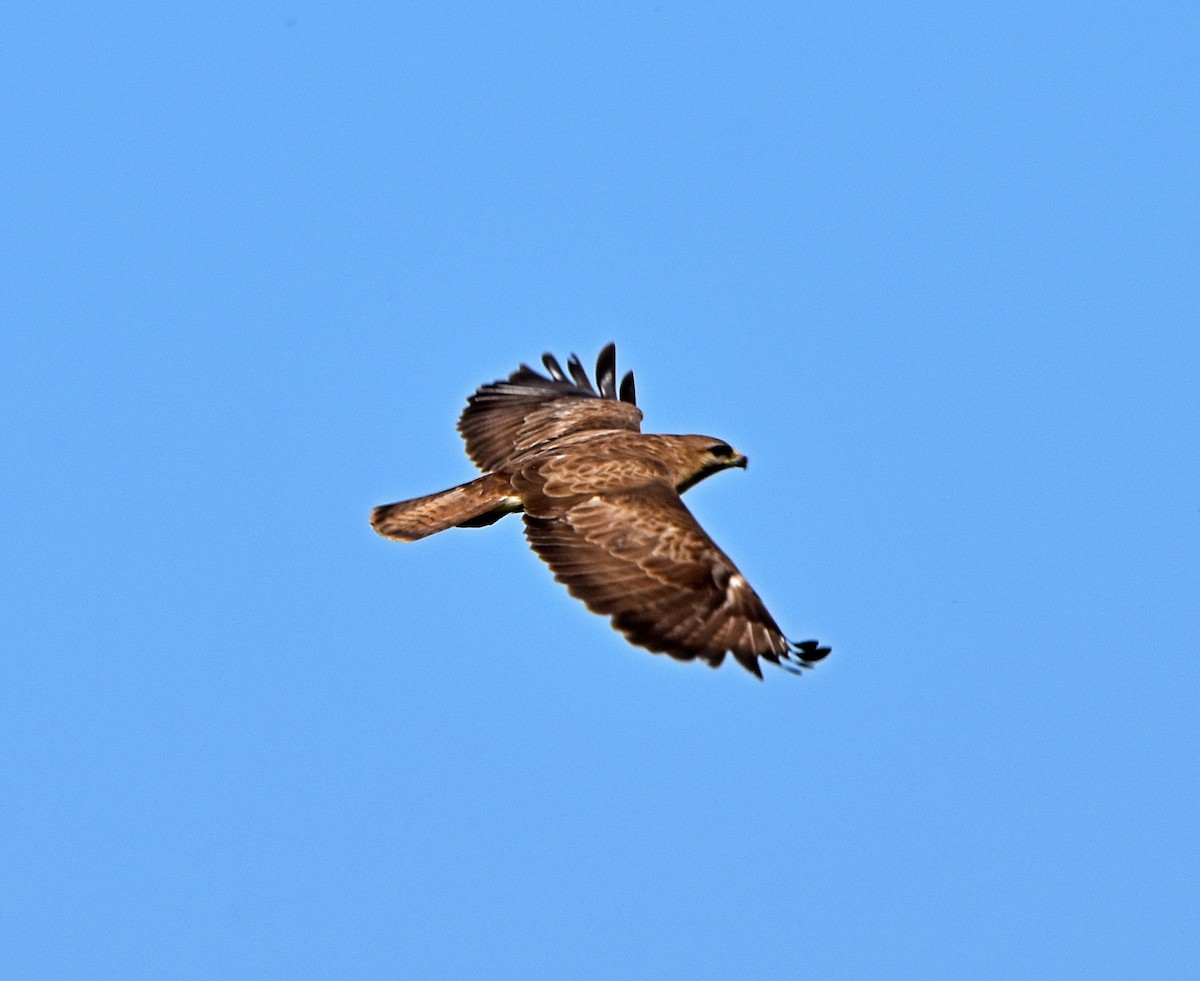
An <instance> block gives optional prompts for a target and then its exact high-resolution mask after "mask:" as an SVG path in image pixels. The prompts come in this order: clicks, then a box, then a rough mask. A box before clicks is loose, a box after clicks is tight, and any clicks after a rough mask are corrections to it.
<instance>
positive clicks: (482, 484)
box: [371, 473, 521, 542]
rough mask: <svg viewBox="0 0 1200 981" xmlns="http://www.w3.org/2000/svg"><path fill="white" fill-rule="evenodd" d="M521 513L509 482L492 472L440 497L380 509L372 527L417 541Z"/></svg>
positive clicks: (386, 535) (429, 496)
mask: <svg viewBox="0 0 1200 981" xmlns="http://www.w3.org/2000/svg"><path fill="white" fill-rule="evenodd" d="M520 510H521V502H520V499H518V498H516V497H514V496H513V492H512V487H511V485H510V484H509V482H508V480H507V479H506V478H504V477H502V476H500V475H499V474H494V473H490V474H487V475H485V476H483V477H479V478H478V479H476V480H472V481H470V482H468V483H465V484H459V485H458V486H457V487H451V488H450V489H449V490H444V491H439V492H438V493H436V494H427V495H425V496H424V497H415V498H413V499H412V500H410V501H397V502H396V503H395V504H384V505H382V506H380V507H377V508H375V509H374V510H373V511H372V512H371V527H373V528H374V529H375V530H376V531H377V532H379V534H381V535H383V537H384V538H394V539H396V540H397V541H401V542H415V541H416V540H417V539H419V538H425V537H427V536H429V535H433V534H436V533H437V532H439V531H445V530H446V529H447V528H455V527H458V528H482V527H483V526H484V525H490V524H492V523H493V522H495V521H499V520H500V519H501V518H503V517H504V516H505V515H506V514H512V513H513V512H514V511H520Z"/></svg>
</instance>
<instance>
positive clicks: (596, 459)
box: [371, 344, 829, 678]
mask: <svg viewBox="0 0 1200 981" xmlns="http://www.w3.org/2000/svg"><path fill="white" fill-rule="evenodd" d="M542 363H543V364H544V365H545V366H546V370H547V371H548V372H549V374H550V377H549V378H546V377H544V376H543V375H541V374H539V373H538V372H536V371H534V370H533V369H532V368H530V367H529V366H528V365H524V364H523V365H521V367H520V369H518V370H517V371H515V372H514V373H513V374H511V375H509V377H508V379H507V380H504V381H496V382H493V383H492V384H490V385H484V386H483V387H482V388H480V389H479V390H478V391H477V392H475V394H474V395H472V396H471V397H470V398H469V399H468V400H467V407H466V409H464V410H463V414H462V416H461V417H460V418H459V421H458V431H459V432H460V433H461V434H462V437H463V439H464V440H466V443H467V455H468V456H470V458H471V460H472V461H474V463H475V465H476V466H477V467H479V469H480V470H482V471H484V476H482V477H478V478H476V479H475V480H472V481H469V482H468V483H465V484H460V485H459V486H458V487H452V488H450V489H449V490H445V491H441V492H440V493H438V494H430V495H428V496H426V497H418V498H415V499H413V500H410V501H400V502H398V503H396V504H385V505H383V506H382V507H377V508H375V509H374V510H373V511H372V512H371V524H372V526H373V527H374V528H375V530H376V531H377V532H379V534H381V535H383V536H385V537H387V538H395V539H398V540H399V541H404V542H411V541H415V540H416V539H418V538H424V537H426V536H427V535H432V534H434V533H435V532H439V531H445V530H446V529H447V528H480V527H483V526H484V525H490V524H492V523H493V522H495V521H498V520H500V518H502V517H504V516H505V515H506V514H512V513H514V512H524V514H525V536H526V538H528V539H529V544H530V545H531V546H532V547H533V550H534V551H535V552H537V554H538V555H539V556H541V558H542V559H543V560H544V561H545V562H546V564H547V565H549V566H550V568H551V569H552V570H553V571H554V575H555V578H556V579H557V580H558V581H559V582H561V583H564V584H565V585H566V587H567V589H568V590H570V592H571V595H572V596H576V597H578V598H579V599H581V600H583V601H584V603H586V604H587V606H588V609H590V610H592V611H594V612H596V613H601V614H604V615H605V616H608V617H611V618H612V624H613V626H614V627H615V628H616V629H617V630H619V631H621V633H623V634H624V635H625V637H626V638H627V639H628V640H629V641H630V643H633V644H637V645H638V646H639V647H644V648H646V649H647V650H650V651H654V652H655V653H664V654H669V655H671V656H672V657H674V658H678V659H680V660H684V661H687V660H692V659H694V658H699V659H700V660H702V661H707V662H708V664H710V665H711V666H712V667H714V668H715V667H717V666H718V665H720V664H721V662H722V661H723V660H724V659H725V655H726V654H727V653H728V654H732V655H733V656H734V658H735V659H736V660H737V662H738V663H739V664H740V665H742V667H744V668H745V669H746V670H747V671H750V672H752V673H753V674H755V675H757V676H758V677H759V678H762V670H761V669H760V668H759V663H758V661H759V658H762V659H763V660H766V661H770V662H772V663H773V664H778V665H780V666H781V667H784V668H787V669H789V670H791V671H793V672H794V673H799V669H800V668H809V667H812V665H813V664H814V662H816V661H819V660H821V658H823V657H825V655H827V654H828V653H829V648H828V647H820V646H818V644H817V642H816V641H815V640H806V641H802V642H800V643H794V642H792V641H789V640H788V639H787V638H786V637H785V636H784V635H783V633H782V631H780V629H779V627H778V625H777V624H776V623H775V620H774V619H773V618H772V617H771V614H770V613H768V612H767V609H766V607H765V606H763V602H762V600H760V599H759V598H758V594H757V593H755V591H754V590H753V589H751V588H750V584H749V583H748V582H746V580H745V578H744V577H743V576H742V574H741V573H740V572H739V571H738V568H737V566H735V565H734V564H733V562H732V560H730V558H729V556H727V555H726V554H725V553H724V552H722V551H721V550H720V549H719V548H718V547H717V545H716V543H715V542H714V541H713V540H712V539H711V538H710V537H709V536H708V534H707V533H706V532H705V530H704V529H703V528H702V527H700V524H699V522H698V521H696V519H695V518H694V517H693V516H692V513H691V512H690V511H689V510H688V509H687V507H686V506H685V505H684V503H683V500H682V499H681V498H680V494H682V493H683V492H684V491H685V490H687V489H688V488H689V487H692V486H694V485H695V484H697V483H699V482H700V481H701V480H703V479H704V478H705V477H708V476H710V475H712V474H714V473H716V472H717V471H719V470H726V469H728V468H729V467H745V466H746V457H744V456H742V455H741V454H740V453H738V452H736V451H735V450H734V449H733V448H732V447H731V446H730V445H729V444H728V443H726V442H724V441H723V440H719V439H714V438H713V437H711V436H663V435H653V434H650V433H643V432H642V431H641V422H642V412H641V410H640V409H638V407H637V405H636V399H635V394H634V384H633V372H629V373H628V374H627V375H626V376H625V378H624V379H623V380H622V381H621V385H620V389H619V390H618V388H617V382H616V378H617V375H616V345H614V344H609V345H608V346H607V347H606V348H604V350H603V351H601V352H600V356H599V358H598V359H597V360H596V388H598V389H599V391H597V390H596V388H593V387H592V382H591V380H590V379H589V378H588V376H587V372H586V371H585V370H584V368H583V365H581V364H580V362H579V359H578V358H577V357H575V356H574V355H572V356H571V358H570V360H568V362H567V371H566V372H564V371H563V369H562V367H561V366H560V365H559V363H558V361H556V360H555V359H554V357H553V356H551V355H549V354H546V355H543V356H542ZM568 373H569V377H568Z"/></svg>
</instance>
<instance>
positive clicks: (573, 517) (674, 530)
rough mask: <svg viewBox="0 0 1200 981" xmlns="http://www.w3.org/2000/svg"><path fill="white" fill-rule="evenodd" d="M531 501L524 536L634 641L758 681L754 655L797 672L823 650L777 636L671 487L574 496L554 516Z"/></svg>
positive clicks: (746, 586)
mask: <svg viewBox="0 0 1200 981" xmlns="http://www.w3.org/2000/svg"><path fill="white" fill-rule="evenodd" d="M530 503H532V502H529V501H527V513H526V515H525V535H526V537H527V538H528V539H529V543H530V545H532V546H533V549H534V551H535V552H537V554H538V555H539V556H541V558H542V559H543V560H544V561H545V562H546V563H547V564H548V565H549V566H550V568H551V569H553V570H554V574H555V578H556V579H558V581H559V582H562V583H564V584H565V585H566V587H567V589H568V590H570V592H571V595H573V596H576V597H578V598H579V599H581V600H583V601H584V603H586V604H587V606H588V608H589V609H590V610H592V611H594V612H596V613H602V614H604V615H606V616H609V617H611V618H612V624H613V626H614V627H615V628H616V629H617V630H619V631H621V633H623V634H624V635H625V636H626V638H628V640H629V641H630V642H631V643H633V644H637V645H638V646H639V647H644V648H646V649H647V650H651V651H655V652H658V653H665V654H669V655H671V656H672V657H675V658H679V659H680V660H691V659H693V658H699V659H701V660H703V661H707V662H708V663H709V664H710V665H711V666H713V667H717V666H718V665H719V664H721V662H722V661H723V660H724V659H725V655H726V654H727V653H729V654H732V655H733V656H734V658H736V659H737V661H738V663H739V664H741V665H742V666H743V667H744V668H746V670H748V671H750V672H752V673H753V674H755V675H757V676H758V677H759V678H761V677H762V670H761V668H760V667H759V658H762V659H763V660H767V661H771V662H773V663H775V664H779V665H781V666H783V667H790V668H792V669H794V670H798V669H799V668H806V667H811V666H812V664H813V663H814V662H816V661H819V660H820V659H821V658H823V657H824V656H825V655H826V654H828V653H829V648H827V647H818V646H817V642H816V641H812V640H809V641H804V642H803V643H799V644H796V643H793V642H792V641H789V640H788V639H787V638H786V637H785V636H784V635H783V632H782V631H781V630H780V629H779V626H778V624H776V623H775V620H774V619H773V618H772V617H771V614H770V613H768V612H767V609H766V607H765V606H764V605H763V602H762V600H761V599H759V597H758V594H757V593H755V592H754V590H753V589H752V588H751V587H750V584H749V583H747V582H746V580H745V578H743V576H742V574H741V573H740V572H739V571H738V569H737V566H735V565H734V564H733V562H732V561H731V560H730V559H729V557H728V556H727V555H726V554H725V553H724V552H722V551H721V550H720V549H719V548H718V547H717V545H716V543H715V542H714V541H713V540H712V539H711V538H710V537H709V536H708V533H707V532H705V530H704V529H703V528H702V527H701V526H700V523H699V522H698V521H697V520H696V519H695V518H694V517H693V516H692V513H691V512H690V511H689V510H688V509H687V507H686V506H685V505H684V503H683V501H682V500H680V498H679V495H678V494H676V493H675V491H674V489H673V488H671V487H670V486H668V485H666V484H657V483H654V484H648V485H645V486H642V487H637V488H633V489H630V490H627V491H622V492H620V493H616V494H603V495H595V496H591V497H581V498H575V499H574V500H573V501H572V502H566V501H563V502H561V503H562V505H563V506H562V507H561V510H557V511H556V510H555V508H554V506H553V504H552V502H550V501H548V500H547V499H546V498H542V499H541V501H539V502H537V504H535V505H534V506H533V507H532V508H531V507H529V505H530ZM539 505H540V506H539Z"/></svg>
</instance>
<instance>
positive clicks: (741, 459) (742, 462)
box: [730, 453, 750, 470]
mask: <svg viewBox="0 0 1200 981" xmlns="http://www.w3.org/2000/svg"><path fill="white" fill-rule="evenodd" d="M749 465H750V457H748V456H743V455H742V454H741V453H739V454H738V455H737V456H735V457H734V458H733V462H732V463H731V464H730V466H733V467H741V468H742V469H743V470H745V469H746V467H748V466H749Z"/></svg>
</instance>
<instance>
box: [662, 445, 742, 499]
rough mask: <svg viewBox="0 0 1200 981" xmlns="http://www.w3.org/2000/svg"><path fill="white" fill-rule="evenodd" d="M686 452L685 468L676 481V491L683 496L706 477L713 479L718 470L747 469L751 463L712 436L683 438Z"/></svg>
mask: <svg viewBox="0 0 1200 981" xmlns="http://www.w3.org/2000/svg"><path fill="white" fill-rule="evenodd" d="M679 438H680V439H682V440H683V441H684V447H685V450H686V452H685V453H684V461H685V463H684V466H683V467H682V468H681V472H680V475H679V476H680V479H679V480H677V481H676V484H675V489H676V490H678V491H679V493H680V494H682V493H683V492H684V491H685V490H687V489H688V488H689V487H695V486H696V484H698V483H700V481H702V480H703V479H704V478H705V477H711V476H712V475H713V474H714V473H716V472H717V471H718V470H728V469H729V468H730V467H741V468H743V469H745V467H746V465H747V463H749V462H750V461H749V460H748V459H747V458H746V457H745V456H743V455H742V454H741V453H739V452H738V451H737V450H735V449H734V448H733V447H732V446H730V445H729V444H728V443H726V442H725V441H724V440H720V439H714V438H713V437H711V436H683V437H679Z"/></svg>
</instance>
